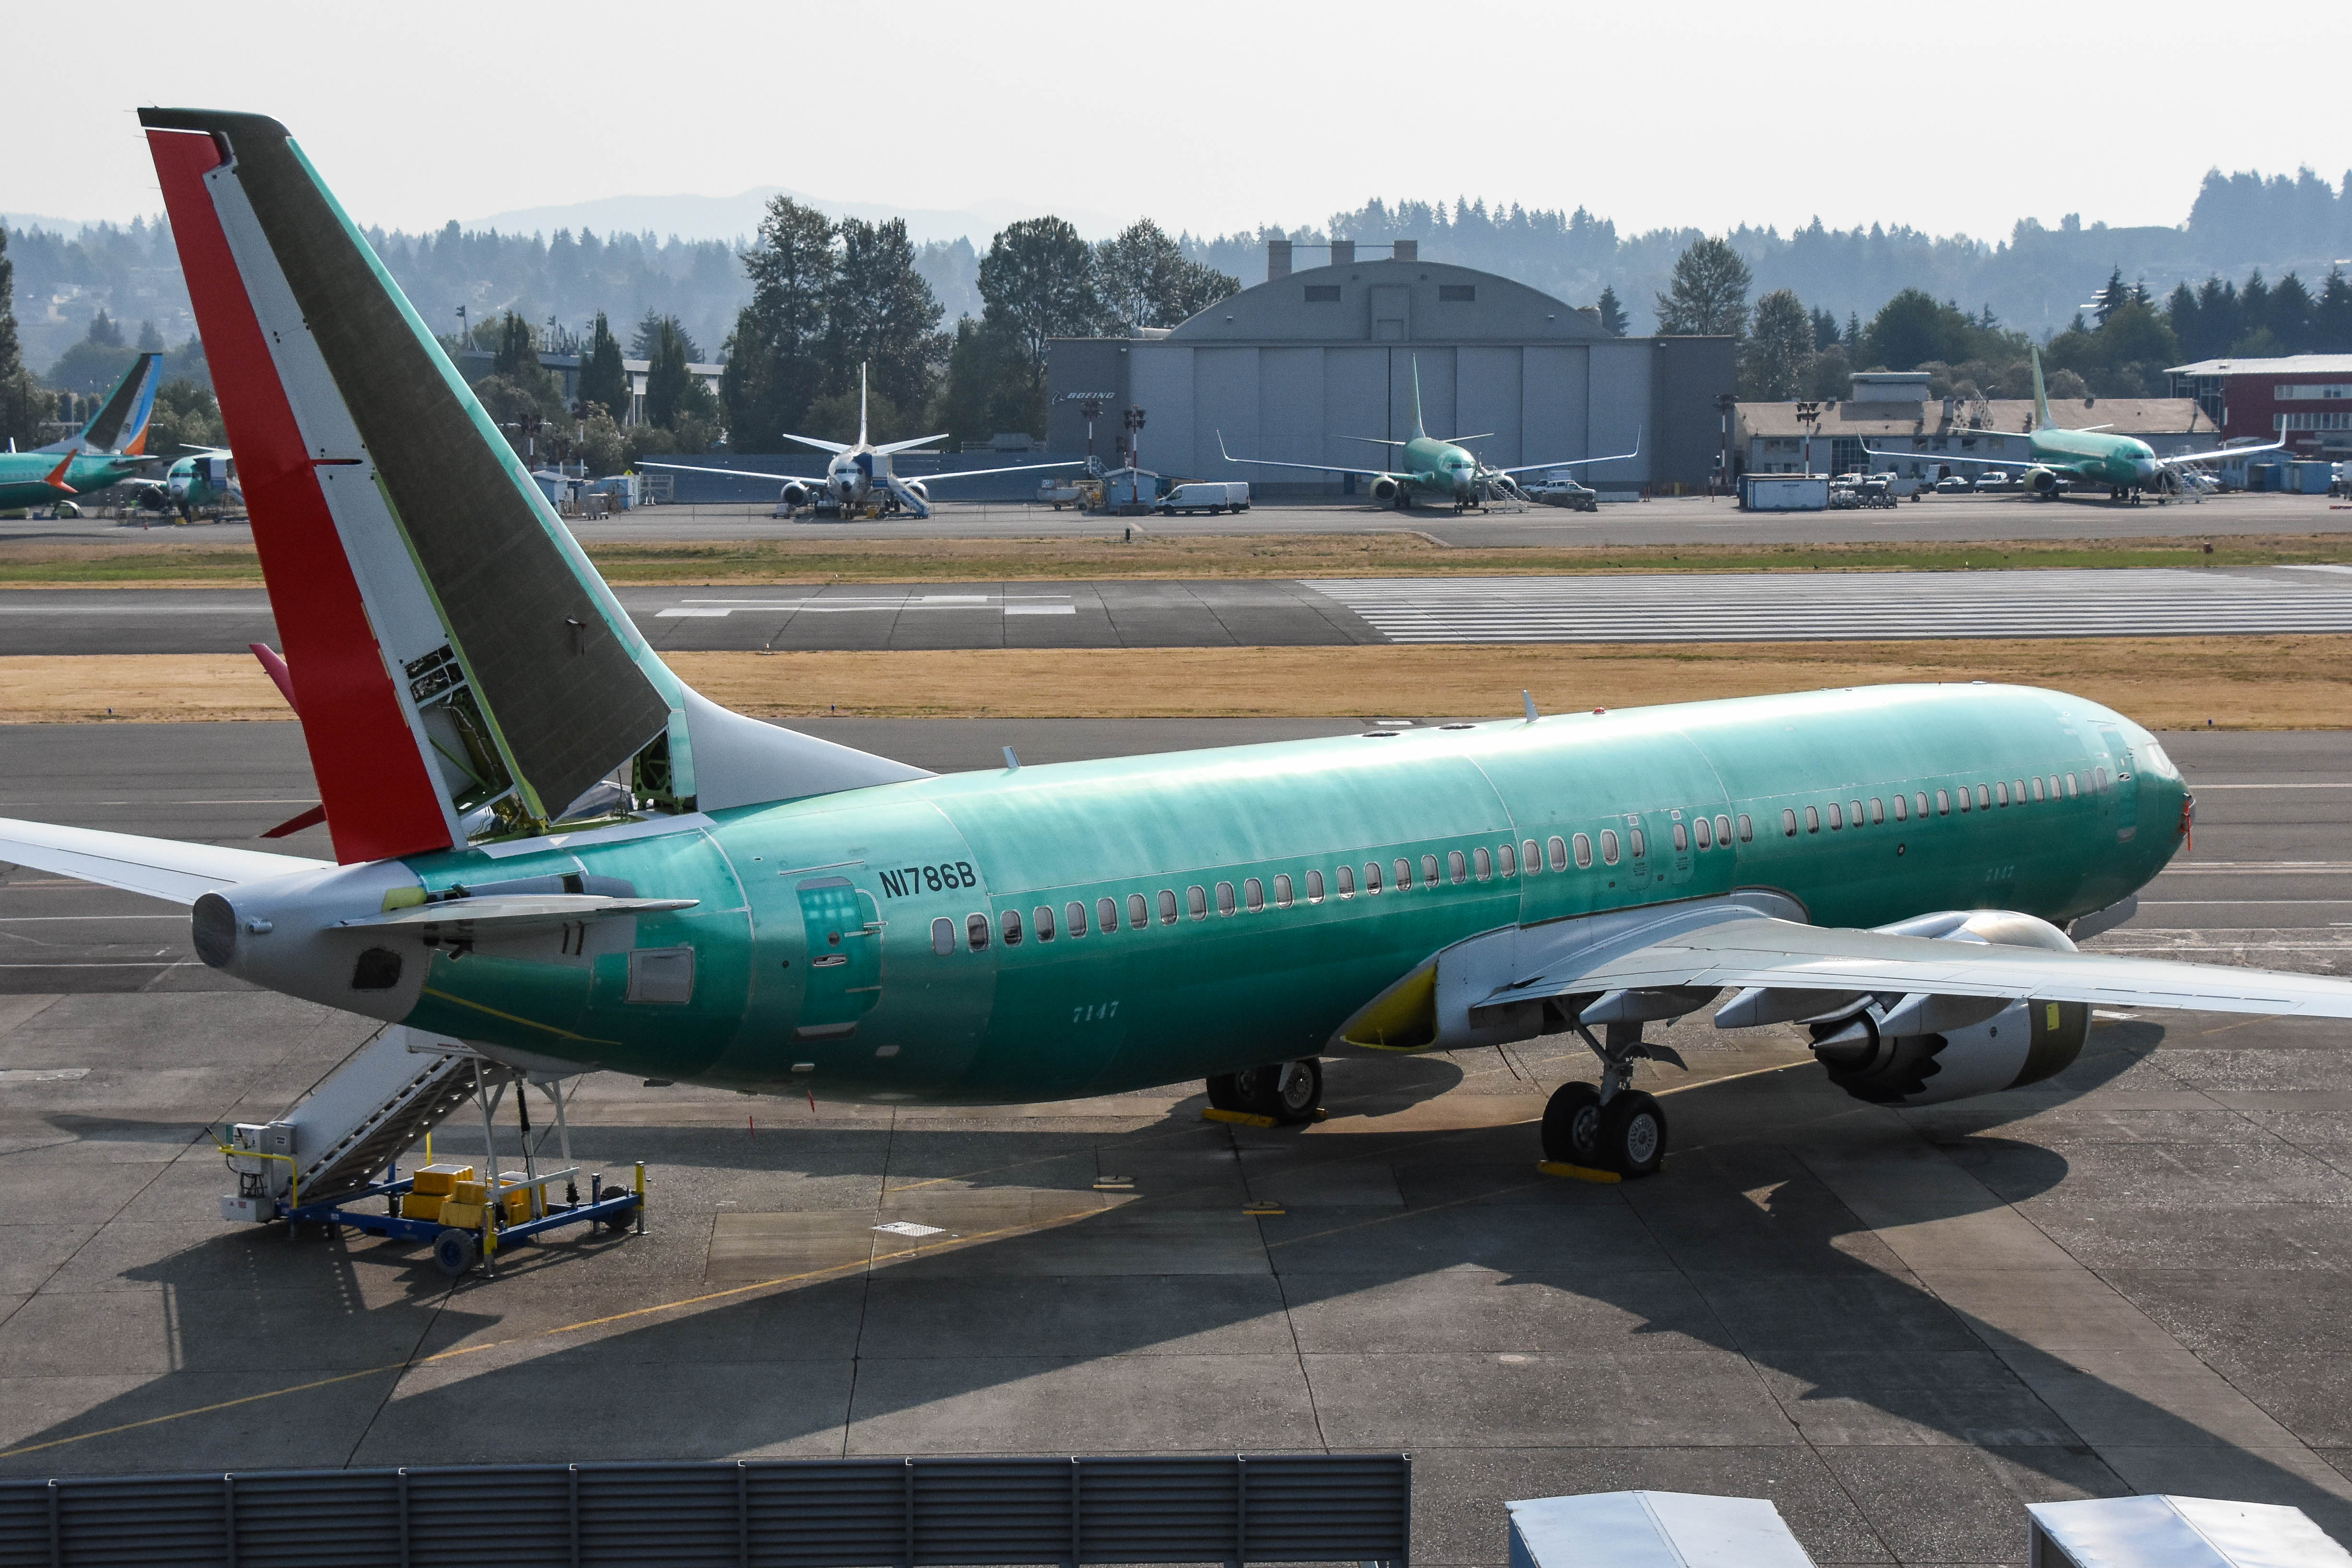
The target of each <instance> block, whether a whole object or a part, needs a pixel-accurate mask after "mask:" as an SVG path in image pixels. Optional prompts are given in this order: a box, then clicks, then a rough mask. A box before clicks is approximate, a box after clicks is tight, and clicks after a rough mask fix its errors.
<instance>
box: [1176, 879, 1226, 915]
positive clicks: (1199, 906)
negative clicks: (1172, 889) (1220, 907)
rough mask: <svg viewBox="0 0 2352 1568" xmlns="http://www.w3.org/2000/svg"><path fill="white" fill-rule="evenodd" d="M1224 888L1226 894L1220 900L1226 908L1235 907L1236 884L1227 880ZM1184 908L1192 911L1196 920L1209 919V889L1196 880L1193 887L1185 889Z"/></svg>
mask: <svg viewBox="0 0 2352 1568" xmlns="http://www.w3.org/2000/svg"><path fill="white" fill-rule="evenodd" d="M1224 889H1225V896H1224V898H1223V900H1220V901H1221V902H1223V904H1224V906H1225V908H1226V909H1228V910H1230V909H1232V908H1233V907H1234V902H1233V900H1234V885H1233V884H1232V883H1231V882H1227V883H1225V884H1224ZM1184 908H1185V910H1187V911H1189V912H1190V913H1191V915H1192V918H1193V919H1194V920H1196V921H1204V920H1207V919H1208V918H1209V893H1208V889H1205V888H1203V887H1202V886H1201V884H1200V883H1198V882H1195V883H1193V884H1192V886H1191V887H1189V888H1187V889H1184Z"/></svg>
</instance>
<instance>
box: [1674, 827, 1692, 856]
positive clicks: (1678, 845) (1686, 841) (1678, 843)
mask: <svg viewBox="0 0 2352 1568" xmlns="http://www.w3.org/2000/svg"><path fill="white" fill-rule="evenodd" d="M1689 847H1690V829H1688V828H1686V827H1685V826H1683V825H1682V824H1681V823H1679V822H1677V823H1675V853H1677V854H1680V853H1681V852H1682V851H1684V850H1685V849H1688V848H1689Z"/></svg>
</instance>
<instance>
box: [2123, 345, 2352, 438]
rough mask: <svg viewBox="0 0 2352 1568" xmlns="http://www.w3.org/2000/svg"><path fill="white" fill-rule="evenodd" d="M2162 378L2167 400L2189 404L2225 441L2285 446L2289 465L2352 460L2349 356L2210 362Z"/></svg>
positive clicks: (2183, 367) (2177, 367) (2187, 366)
mask: <svg viewBox="0 0 2352 1568" xmlns="http://www.w3.org/2000/svg"><path fill="white" fill-rule="evenodd" d="M2167 374H2169V375H2170V376H2171V377H2172V395H2174V396H2175V397H2193V398H2195V399H2196V400H2197V403H2198V405H2199V406H2200V408H2202V409H2203V410H2204V411H2205V413H2206V415H2207V416H2208V417H2210V419H2211V420H2212V421H2213V423H2214V424H2216V425H2218V426H2221V435H2222V437H2223V438H2224V439H2227V440H2231V441H2235V440H2238V439H2240V438H2241V437H2250V438H2252V439H2254V440H2259V441H2284V442H2285V443H2286V453H2285V455H2286V456H2287V457H2290V458H2315V459H2319V460H2324V461H2328V462H2341V461H2343V460H2345V459H2346V458H2352V354H2290V355H2287V356H2286V357H2284V358H2282V359H2209V360H2200V361H2199V362H2198V363H2195V364H2183V365H2175V366H2174V367H2173V368H2172V369H2171V370H2170V371H2168V373H2167Z"/></svg>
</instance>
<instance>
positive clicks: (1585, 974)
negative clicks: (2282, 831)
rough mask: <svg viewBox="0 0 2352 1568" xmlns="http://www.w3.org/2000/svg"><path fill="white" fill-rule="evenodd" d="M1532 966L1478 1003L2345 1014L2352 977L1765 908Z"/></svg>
mask: <svg viewBox="0 0 2352 1568" xmlns="http://www.w3.org/2000/svg"><path fill="white" fill-rule="evenodd" d="M1595 958H1597V959H1598V961H1597V962H1593V961H1592V960H1593V959H1595ZM1529 967H1532V968H1534V969H1535V970H1536V971H1537V973H1532V974H1528V975H1527V976H1525V977H1524V978H1522V979H1519V980H1517V981H1516V982H1514V983H1512V984H1507V985H1505V986H1503V987H1502V988H1500V989H1498V990H1497V991H1496V992H1495V993H1494V994H1492V995H1491V996H1489V997H1488V998H1487V999H1486V1001H1485V1002H1484V1003H1481V1004H1478V1005H1484V1006H1495V1005H1503V1004H1506V1003H1509V1002H1524V1001H1533V1000H1538V999H1541V998H1544V997H1552V996H1566V995H1584V994H1592V993H1595V992H1600V993H1606V992H1611V991H1619V990H1650V989H1655V988H1663V987H1696V988H1706V987H1717V988H1720V987H1725V986H1738V987H1743V988H1745V987H1748V986H1759V987H1764V988H1767V989H1770V990H1785V991H1792V992H1805V993H1815V994H1840V995H1851V994H1854V993H1857V992H1872V993H1878V994H1888V993H1896V992H1901V993H1927V994H1934V995H1945V996H1983V997H2007V998H2010V999H2012V1000H2021V999H2023V998H2027V997H2031V998H2032V999H2033V1000H2035V1001H2038V1002H2086V1003H2091V1004H2093V1005H2098V1006H2110V1007H2112V1006H2139V1007H2178V1008H2183V1009H2186V1010H2189V1011H2193V1012H2213V1013H2257V1014H2264V1015H2276V1016H2294V1017H2307V1018H2352V980H2338V979H2334V978H2330V977H2328V976H2326V975H2315V974H2289V973H2281V972H2278V971H2275V970H2264V969H2238V968H2234V967H2231V966H2227V965H2223V964H2209V963H2179V962H2178V961H2175V960H2171V959H2154V958H2134V957H2124V956H2118V955H2116V954H2110V953H2092V952H2064V951H2059V950H2053V949H2050V948H2040V947H2015V946H2009V945H2005V944H1998V943H1989V942H1952V941H1944V940H1939V939H1937V938H1932V937H1921V936H1899V935H1895V934H1894V933H1891V932H1886V931H1852V930H1843V929H1838V928H1832V927H1825V926H1809V925H1801V924H1798V923H1797V922H1795V921H1782V920H1774V919H1771V918H1769V917H1766V916H1754V917H1746V918H1737V919H1726V920H1721V921H1715V922H1713V923H1707V924H1703V925H1698V926H1696V928H1695V929H1684V930H1679V931H1672V932H1670V933H1669V934H1666V935H1664V936H1662V937H1660V938H1659V939H1658V940H1656V941H1654V942H1650V943H1648V944H1647V945H1644V946H1641V947H1637V948H1634V949H1633V951H1631V952H1624V951H1622V950H1621V951H1620V952H1617V953H1614V954H1610V955H1605V956H1604V955H1600V954H1594V953H1592V952H1591V950H1587V952H1584V953H1562V954H1560V955H1559V956H1558V958H1557V959H1556V960H1555V961H1554V962H1553V963H1542V962H1540V959H1539V958H1538V962H1536V963H1532V964H1530V965H1529ZM1780 1016H1789V1015H1788V1014H1787V1013H1785V1012H1783V1013H1781V1014H1780Z"/></svg>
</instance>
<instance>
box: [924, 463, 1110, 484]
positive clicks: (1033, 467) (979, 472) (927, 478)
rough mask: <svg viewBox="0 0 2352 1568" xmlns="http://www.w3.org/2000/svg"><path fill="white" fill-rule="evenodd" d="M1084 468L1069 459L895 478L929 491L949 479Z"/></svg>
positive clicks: (1085, 464) (959, 469) (962, 469)
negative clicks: (917, 482)
mask: <svg viewBox="0 0 2352 1568" xmlns="http://www.w3.org/2000/svg"><path fill="white" fill-rule="evenodd" d="M1086 466H1087V461H1086V459H1085V458H1066V459H1064V460H1063V461H1061V462H1058V463H1021V464H1018V465H1016V466H1014V467H1013V468H958V469H957V470H956V471H955V472H954V473H951V474H898V475H896V476H895V477H897V478H898V479H920V480H922V481H923V488H924V489H929V488H930V487H931V486H933V485H943V484H946V483H948V482H949V481H950V480H951V479H980V478H982V476H984V475H988V474H1034V473H1035V472H1036V471H1037V470H1038V469H1040V468H1085V467H1086Z"/></svg>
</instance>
